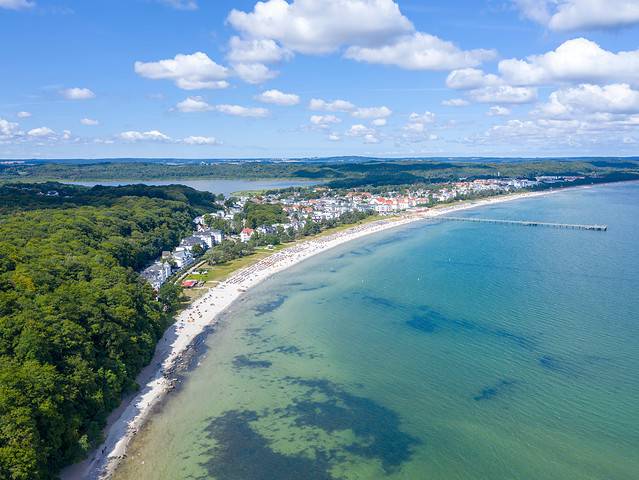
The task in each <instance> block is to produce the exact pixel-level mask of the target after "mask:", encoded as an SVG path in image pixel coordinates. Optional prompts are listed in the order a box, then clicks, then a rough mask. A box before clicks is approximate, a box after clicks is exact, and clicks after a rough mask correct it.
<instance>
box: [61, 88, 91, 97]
mask: <svg viewBox="0 0 639 480" xmlns="http://www.w3.org/2000/svg"><path fill="white" fill-rule="evenodd" d="M60 95H62V96H63V97H64V98H66V99H67V100H90V99H91V98H95V93H93V92H92V91H91V90H89V89H88V88H79V87H74V88H65V89H64V90H61V91H60Z"/></svg>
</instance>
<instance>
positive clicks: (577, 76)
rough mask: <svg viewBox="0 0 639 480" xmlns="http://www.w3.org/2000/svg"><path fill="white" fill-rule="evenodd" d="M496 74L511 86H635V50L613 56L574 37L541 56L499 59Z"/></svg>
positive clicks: (638, 68)
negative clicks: (565, 84)
mask: <svg viewBox="0 0 639 480" xmlns="http://www.w3.org/2000/svg"><path fill="white" fill-rule="evenodd" d="M499 72H500V73H501V75H502V77H503V78H504V80H505V81H506V82H507V83H509V84H511V85H543V84H552V83H558V82H573V83H610V82H624V83H630V84H639V50H632V51H627V52H623V51H621V52H617V53H614V52H610V51H608V50H604V49H603V48H601V47H600V46H599V45H598V44H597V43H595V42H593V41H591V40H587V39H585V38H575V39H572V40H568V41H566V42H564V43H563V44H561V45H560V46H559V47H558V48H557V49H556V50H554V51H551V52H548V53H545V54H542V55H532V56H530V57H527V58H526V59H525V60H519V59H509V60H502V61H501V62H499Z"/></svg>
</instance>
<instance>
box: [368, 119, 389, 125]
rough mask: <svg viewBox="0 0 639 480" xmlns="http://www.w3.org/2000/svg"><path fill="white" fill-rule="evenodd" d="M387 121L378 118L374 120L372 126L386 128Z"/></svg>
mask: <svg viewBox="0 0 639 480" xmlns="http://www.w3.org/2000/svg"><path fill="white" fill-rule="evenodd" d="M386 123H387V122H386V119H385V118H376V119H375V120H373V121H372V122H371V124H372V125H373V126H375V127H384V126H386Z"/></svg>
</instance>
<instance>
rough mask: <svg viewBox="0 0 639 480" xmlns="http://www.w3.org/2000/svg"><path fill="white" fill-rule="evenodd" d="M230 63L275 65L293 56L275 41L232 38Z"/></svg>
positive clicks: (230, 42)
mask: <svg viewBox="0 0 639 480" xmlns="http://www.w3.org/2000/svg"><path fill="white" fill-rule="evenodd" d="M229 45H230V52H229V55H228V59H229V61H231V62H232V63H274V62H281V61H282V60H288V59H290V58H291V57H292V56H293V53H292V52H291V51H290V50H287V49H285V48H282V47H280V46H279V45H278V44H277V42H275V40H271V39H265V38H259V39H248V40H246V39H242V38H240V37H238V36H233V37H231V40H230V41H229Z"/></svg>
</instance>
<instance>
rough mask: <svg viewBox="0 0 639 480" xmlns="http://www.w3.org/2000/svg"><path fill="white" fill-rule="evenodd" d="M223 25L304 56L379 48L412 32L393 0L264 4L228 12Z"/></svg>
mask: <svg viewBox="0 0 639 480" xmlns="http://www.w3.org/2000/svg"><path fill="white" fill-rule="evenodd" d="M228 22H229V23H230V24H231V25H232V26H233V27H234V28H235V29H237V30H238V31H240V32H242V33H243V34H244V35H245V36H246V37H249V38H255V39H272V40H276V41H278V42H279V43H281V44H282V45H283V46H284V47H286V48H288V49H290V50H293V51H296V52H300V53H305V54H325V53H331V52H334V51H335V50H337V49H338V48H340V46H342V45H380V44H384V43H387V42H389V41H390V40H392V39H394V38H395V37H397V36H398V35H401V34H405V33H408V32H410V31H412V30H413V25H412V23H411V22H410V21H409V20H408V19H407V18H406V17H404V16H403V15H402V13H401V12H400V10H399V6H398V5H397V4H396V3H395V2H394V1H393V0H323V1H321V2H318V1H317V0H292V2H291V3H288V2H286V1H285V0H266V1H261V2H257V3H256V4H255V7H254V9H253V11H252V12H248V13H247V12H242V11H239V10H235V9H234V10H232V11H231V13H230V14H229V16H228Z"/></svg>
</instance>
